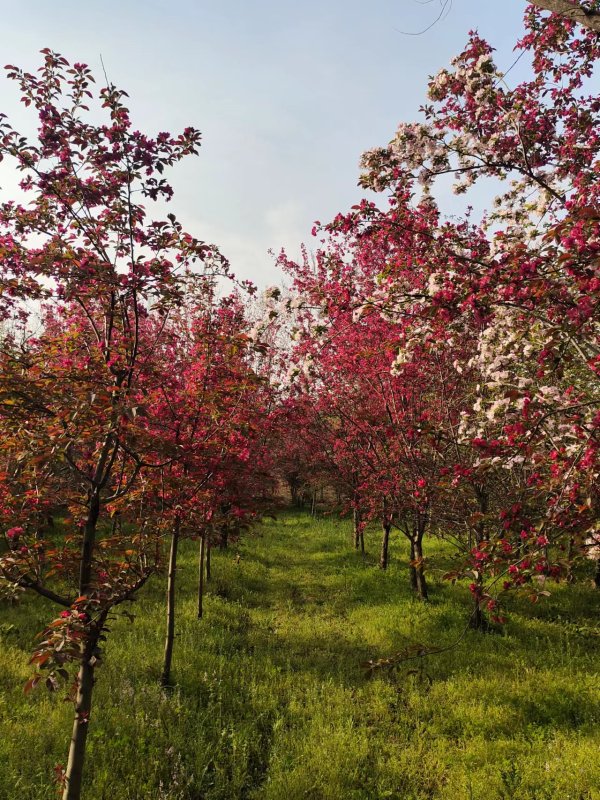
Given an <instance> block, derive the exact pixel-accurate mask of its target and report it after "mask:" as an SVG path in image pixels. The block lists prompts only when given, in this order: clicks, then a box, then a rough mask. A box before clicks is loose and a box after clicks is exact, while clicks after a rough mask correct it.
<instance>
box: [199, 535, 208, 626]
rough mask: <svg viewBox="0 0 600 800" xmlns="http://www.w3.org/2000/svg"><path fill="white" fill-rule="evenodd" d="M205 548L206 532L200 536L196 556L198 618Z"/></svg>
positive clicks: (201, 598) (202, 595)
mask: <svg viewBox="0 0 600 800" xmlns="http://www.w3.org/2000/svg"><path fill="white" fill-rule="evenodd" d="M205 549H206V534H204V533H203V534H202V535H201V536H200V557H199V558H198V619H202V613H203V610H204V609H203V607H202V606H203V601H204V552H205Z"/></svg>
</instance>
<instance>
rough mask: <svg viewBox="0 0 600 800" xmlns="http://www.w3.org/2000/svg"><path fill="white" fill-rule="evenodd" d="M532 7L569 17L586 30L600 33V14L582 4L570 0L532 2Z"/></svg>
mask: <svg viewBox="0 0 600 800" xmlns="http://www.w3.org/2000/svg"><path fill="white" fill-rule="evenodd" d="M530 2H531V3H532V5H534V6H537V7H538V8H542V9H543V10H544V11H551V12H552V13H553V14H559V15H560V16H561V17H567V18H568V19H572V20H574V21H575V22H578V23H579V24H580V25H583V27H585V28H589V29H590V30H592V31H595V32H596V33H600V13H599V12H598V11H593V10H592V9H588V8H585V7H584V6H583V5H581V3H575V4H574V3H572V2H570V0H530Z"/></svg>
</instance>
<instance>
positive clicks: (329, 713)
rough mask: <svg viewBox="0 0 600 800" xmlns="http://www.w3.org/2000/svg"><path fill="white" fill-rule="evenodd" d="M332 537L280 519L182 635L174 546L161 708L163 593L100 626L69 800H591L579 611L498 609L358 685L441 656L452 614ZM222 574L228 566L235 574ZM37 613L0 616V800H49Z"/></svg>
mask: <svg viewBox="0 0 600 800" xmlns="http://www.w3.org/2000/svg"><path fill="white" fill-rule="evenodd" d="M350 533H351V531H350V524H349V523H348V522H347V521H340V520H338V519H336V518H325V519H318V520H312V519H311V518H310V517H309V516H305V515H300V514H288V515H284V516H282V517H280V518H279V519H277V520H271V519H269V520H265V522H264V523H263V525H262V526H261V527H260V528H259V529H258V530H257V531H256V533H255V534H254V535H252V536H249V537H247V538H246V539H245V540H244V541H243V542H242V543H240V544H239V545H234V546H233V547H232V548H230V549H229V550H227V551H225V552H223V553H219V552H216V553H215V554H214V558H213V573H214V574H213V579H212V581H211V583H210V584H209V587H208V595H207V598H206V603H205V616H204V619H203V620H200V621H199V620H197V619H196V601H195V581H196V563H195V559H196V546H195V545H194V544H193V543H189V542H186V543H184V547H183V551H182V558H181V576H180V585H179V590H178V591H179V594H178V603H179V621H178V625H179V631H178V637H177V641H176V645H175V659H174V679H175V681H176V684H177V685H176V687H175V689H174V690H173V691H172V692H171V693H170V694H167V695H165V694H164V693H163V692H162V691H161V690H160V688H159V686H158V678H159V671H160V663H161V649H162V636H163V627H164V625H163V617H164V610H163V591H164V586H163V584H164V580H163V579H162V578H156V579H155V580H154V581H153V582H152V583H151V585H150V586H148V587H147V590H145V592H144V593H143V596H142V597H141V598H140V600H139V601H138V602H137V603H135V604H134V605H133V607H132V608H131V611H132V612H133V613H134V614H135V621H134V623H133V624H131V623H130V622H129V621H128V620H127V619H126V618H124V617H117V618H116V619H115V621H114V622H113V624H112V627H118V626H119V627H126V628H127V630H126V631H125V632H124V633H125V635H124V636H115V637H109V641H108V646H107V651H106V663H105V664H104V665H103V666H102V667H101V669H100V670H99V672H98V686H97V690H98V703H97V706H96V709H95V714H94V717H93V720H92V722H91V728H90V734H89V758H88V761H87V764H86V789H85V792H84V797H85V798H89V799H90V800H91V798H94V799H95V800H100V799H101V798H102V799H103V800H141V799H142V798H149V799H150V798H152V800H237V799H238V798H239V800H242V799H244V800H282V798H285V800H300V798H309V799H312V800H338V798H339V799H340V800H341V798H344V800H372V799H374V798H397V800H438V798H439V800H442V799H443V800H449V799H450V798H453V799H454V798H458V800H461V799H462V798H465V800H507V799H508V798H517V799H518V800H554V798H556V800H559V798H560V800H598V798H600V756H599V755H598V754H599V752H600V747H599V745H600V734H599V733H598V723H599V722H600V702H599V694H598V686H599V672H600V635H599V633H600V631H599V629H598V627H597V616H598V607H599V605H600V598H599V593H598V592H597V591H594V590H593V588H592V587H591V583H590V582H588V581H582V582H581V583H579V584H577V585H575V586H567V585H565V584H562V585H560V586H556V585H553V587H552V596H551V597H550V598H548V599H547V600H546V601H544V602H543V603H540V604H539V605H535V606H534V605H531V604H529V603H527V602H526V601H523V602H522V603H520V604H517V605H516V607H515V609H514V610H513V613H512V614H511V617H510V620H509V622H508V623H507V625H506V626H505V628H504V629H503V630H502V632H500V633H495V634H481V633H478V632H475V631H468V632H467V633H466V634H465V636H464V638H463V640H462V642H461V644H460V645H459V646H458V647H456V648H455V649H453V650H450V651H448V652H446V653H443V654H440V655H436V656H429V657H428V658H426V659H424V660H423V661H420V662H416V663H415V662H413V663H407V664H406V665H404V666H402V667H401V668H399V669H398V670H397V671H396V672H395V673H393V674H384V675H381V676H378V677H375V678H371V679H368V678H366V677H365V674H364V671H363V669H362V668H361V662H363V661H365V660H366V659H370V658H377V657H383V656H387V655H389V654H391V653H393V652H395V651H397V650H400V649H401V648H402V647H404V646H405V645H407V644H410V643H414V642H423V643H424V644H428V645H439V644H444V643H450V642H451V641H453V640H454V639H456V638H457V637H458V636H459V635H460V633H461V631H462V630H463V628H464V623H465V619H466V617H467V615H468V611H469V609H470V607H471V599H470V596H469V592H468V589H467V588H466V587H462V586H451V585H450V584H448V583H447V582H444V581H442V579H441V576H442V574H443V572H444V571H445V567H446V563H445V562H446V558H447V555H446V551H445V545H443V544H442V543H440V544H439V545H437V546H434V545H433V544H432V543H431V542H430V543H429V549H430V550H431V551H433V555H432V557H431V559H430V562H429V564H428V567H429V576H430V578H431V602H430V603H428V604H424V603H421V602H419V601H417V600H415V599H413V597H412V596H411V594H410V590H409V584H408V570H407V564H406V556H407V553H406V549H405V548H404V545H403V543H402V542H400V540H399V538H398V537H396V538H395V539H394V540H393V542H392V548H391V563H390V567H389V569H388V571H387V572H386V573H382V572H381V571H380V570H379V569H377V568H376V566H375V564H376V560H377V559H376V556H377V546H378V538H379V534H378V531H376V530H372V531H367V551H368V555H367V558H366V559H365V560H364V561H363V559H361V556H360V554H358V553H356V552H354V551H353V550H352V548H351V546H350ZM238 555H239V559H238V557H237V556H238ZM46 619H47V608H46V607H45V606H44V605H42V604H40V603H39V602H38V601H37V600H36V598H29V597H27V598H25V599H24V600H23V602H22V604H21V605H19V606H17V607H9V606H6V605H4V606H1V607H0V643H1V646H0V798H3V799H4V798H6V800H17V798H18V799H19V800H49V798H53V797H54V796H55V795H54V791H53V789H52V787H51V786H49V785H48V783H49V782H48V776H49V774H51V772H52V769H53V767H54V765H55V764H57V763H63V762H64V759H65V739H64V732H65V730H68V728H69V721H70V719H71V715H72V708H71V706H70V705H69V704H68V703H64V702H63V698H62V695H61V694H57V695H52V696H51V695H48V694H46V693H45V692H44V691H42V690H40V689H38V690H36V691H35V692H34V693H33V694H32V695H30V696H28V697H26V696H24V694H23V684H24V683H25V681H26V680H27V678H28V677H29V675H30V674H31V669H32V668H31V667H29V666H28V664H27V661H28V657H29V653H30V652H31V644H32V641H33V639H34V636H35V634H36V633H37V632H38V631H39V630H41V629H42V628H43V626H44V622H45V621H46Z"/></svg>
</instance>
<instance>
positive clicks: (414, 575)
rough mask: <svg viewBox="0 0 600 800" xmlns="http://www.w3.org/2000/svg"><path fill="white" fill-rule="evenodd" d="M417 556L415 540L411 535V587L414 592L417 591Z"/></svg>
mask: <svg viewBox="0 0 600 800" xmlns="http://www.w3.org/2000/svg"><path fill="white" fill-rule="evenodd" d="M416 559H417V557H416V554H415V542H414V539H413V538H412V537H411V539H410V588H411V589H412V590H413V592H415V593H416V592H417V591H418V590H417V568H416V566H415V561H416Z"/></svg>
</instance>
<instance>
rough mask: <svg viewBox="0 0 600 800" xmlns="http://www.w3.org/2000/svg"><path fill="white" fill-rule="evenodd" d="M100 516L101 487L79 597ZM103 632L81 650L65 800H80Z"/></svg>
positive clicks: (86, 586)
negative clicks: (95, 656)
mask: <svg viewBox="0 0 600 800" xmlns="http://www.w3.org/2000/svg"><path fill="white" fill-rule="evenodd" d="M109 452H110V441H109V440H108V439H107V441H106V442H105V445H104V448H103V453H102V456H101V458H100V461H99V464H98V466H97V468H96V476H95V477H96V479H97V480H98V482H99V479H100V477H101V474H102V470H103V469H104V464H105V462H106V460H107V459H108V456H109ZM99 516H100V487H99V485H96V486H94V488H93V491H92V494H91V497H90V505H89V510H88V516H87V520H86V523H85V528H84V531H83V541H82V543H81V564H80V568H79V594H80V596H81V597H85V596H87V594H88V592H89V590H90V586H91V581H92V567H93V556H94V546H95V542H96V527H97V525H98V517H99ZM101 629H102V625H101V626H100V629H99V630H98V632H97V633H96V635H95V636H94V637H93V638H91V639H89V640H88V641H87V642H86V643H85V645H83V648H82V655H81V664H80V667H79V672H78V673H77V697H76V700H75V717H74V719H73V732H72V734H71V744H70V746H69V756H68V760H67V769H66V771H65V784H64V791H63V800H79V798H80V797H81V784H82V780H83V765H84V763H85V745H86V741H87V733H88V729H89V723H90V712H91V710H92V694H93V690H94V663H93V662H92V661H91V659H92V655H93V652H94V649H95V647H96V644H97V642H98V636H99V635H100V631H101Z"/></svg>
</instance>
